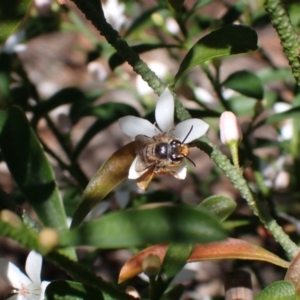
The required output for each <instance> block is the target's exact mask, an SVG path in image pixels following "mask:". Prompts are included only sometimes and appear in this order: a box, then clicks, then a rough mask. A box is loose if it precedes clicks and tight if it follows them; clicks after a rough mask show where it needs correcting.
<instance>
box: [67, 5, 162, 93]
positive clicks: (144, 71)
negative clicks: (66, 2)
mask: <svg viewBox="0 0 300 300" xmlns="http://www.w3.org/2000/svg"><path fill="white" fill-rule="evenodd" d="M72 1H73V2H74V3H75V4H76V5H77V6H78V8H79V9H80V10H81V11H82V12H83V13H84V14H85V16H86V18H87V19H88V20H90V21H91V22H92V24H93V25H94V26H95V27H96V28H97V29H98V30H99V32H100V34H101V35H103V36H104V37H105V38H106V40H107V42H108V43H109V44H110V45H112V46H113V47H114V48H115V49H116V50H117V52H118V53H119V54H120V55H121V56H122V57H123V58H124V59H125V61H127V62H128V63H129V64H130V65H131V66H132V68H133V70H134V71H135V72H136V73H137V74H140V75H141V77H142V78H143V79H144V80H145V81H146V82H147V83H148V85H149V86H150V87H151V88H152V89H153V91H154V92H155V93H156V94H158V95H160V94H161V93H162V92H163V90H164V89H165V88H166V84H165V83H163V82H162V81H161V80H160V79H159V78H158V77H157V76H156V75H155V73H154V72H152V71H151V70H150V69H149V67H148V66H147V64H146V63H145V62H143V61H142V60H141V59H140V57H139V55H138V54H137V53H136V52H134V51H133V50H132V49H131V47H130V46H129V45H128V44H127V42H126V41H125V40H123V39H122V38H121V37H120V36H119V33H118V32H117V31H116V30H114V29H113V28H112V27H111V25H110V24H109V23H107V22H106V20H105V17H104V13H103V10H102V7H101V6H100V9H99V8H97V7H94V6H93V5H92V3H91V1H86V0H72ZM100 4H101V2H100Z"/></svg>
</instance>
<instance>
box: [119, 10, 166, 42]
mask: <svg viewBox="0 0 300 300" xmlns="http://www.w3.org/2000/svg"><path fill="white" fill-rule="evenodd" d="M160 9H161V7H160V6H154V7H151V8H150V9H148V10H146V11H144V12H143V13H142V14H141V15H139V16H138V17H137V18H136V19H135V20H133V22H132V23H131V25H130V26H129V28H128V29H127V31H126V32H125V34H124V37H128V36H129V34H131V33H132V32H134V31H135V30H137V29H139V28H140V27H141V26H142V25H144V24H145V23H146V22H149V21H151V15H152V14H153V13H155V12H157V11H158V10H160Z"/></svg>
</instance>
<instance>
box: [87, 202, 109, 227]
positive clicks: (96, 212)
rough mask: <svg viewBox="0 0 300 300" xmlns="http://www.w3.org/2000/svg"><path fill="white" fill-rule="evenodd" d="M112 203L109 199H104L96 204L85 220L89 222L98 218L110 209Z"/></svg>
mask: <svg viewBox="0 0 300 300" xmlns="http://www.w3.org/2000/svg"><path fill="white" fill-rule="evenodd" d="M109 206H110V203H109V201H108V200H103V201H101V202H99V203H98V204H96V205H95V206H94V207H93V208H92V210H91V211H90V212H89V213H88V214H87V215H86V217H85V218H84V221H86V222H88V221H91V220H94V219H97V218H98V217H99V216H101V215H102V214H103V213H105V212H106V211H107V210H108V209H109Z"/></svg>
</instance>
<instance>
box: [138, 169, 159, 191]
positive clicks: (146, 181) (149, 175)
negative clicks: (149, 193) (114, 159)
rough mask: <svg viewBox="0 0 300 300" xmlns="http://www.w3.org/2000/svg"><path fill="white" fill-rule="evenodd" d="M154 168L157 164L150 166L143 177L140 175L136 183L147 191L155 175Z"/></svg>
mask: <svg viewBox="0 0 300 300" xmlns="http://www.w3.org/2000/svg"><path fill="white" fill-rule="evenodd" d="M154 168H155V165H153V166H152V167H150V168H149V169H148V170H147V171H146V172H145V173H144V174H143V175H142V176H141V177H139V178H138V179H137V180H136V184H137V186H138V187H139V188H140V189H142V190H144V191H146V190H147V189H148V187H149V185H150V183H151V181H152V179H153V177H154V172H153V171H154Z"/></svg>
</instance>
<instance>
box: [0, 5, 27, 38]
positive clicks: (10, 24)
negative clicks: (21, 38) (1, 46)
mask: <svg viewBox="0 0 300 300" xmlns="http://www.w3.org/2000/svg"><path fill="white" fill-rule="evenodd" d="M30 3H31V1H30V0H20V1H17V2H15V3H14V4H13V5H12V3H11V2H9V1H0V28H1V30H0V43H3V42H4V41H5V40H6V39H7V38H8V36H9V35H10V34H12V33H13V31H14V30H15V29H16V28H17V26H18V24H19V23H20V22H21V20H22V19H23V17H24V16H25V14H26V12H27V10H28V7H29V5H30Z"/></svg>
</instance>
